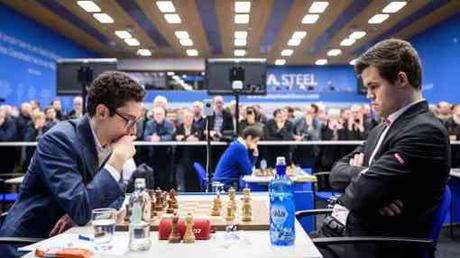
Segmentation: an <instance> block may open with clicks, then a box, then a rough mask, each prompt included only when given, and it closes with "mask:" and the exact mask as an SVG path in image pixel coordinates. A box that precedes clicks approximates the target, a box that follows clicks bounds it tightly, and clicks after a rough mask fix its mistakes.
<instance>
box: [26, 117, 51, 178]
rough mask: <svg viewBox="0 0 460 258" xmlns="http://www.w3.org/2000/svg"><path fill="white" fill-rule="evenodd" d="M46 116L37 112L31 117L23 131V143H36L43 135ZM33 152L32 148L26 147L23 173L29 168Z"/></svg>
mask: <svg viewBox="0 0 460 258" xmlns="http://www.w3.org/2000/svg"><path fill="white" fill-rule="evenodd" d="M45 123H46V116H45V113H43V112H40V111H37V112H35V113H34V114H33V116H32V122H31V123H29V124H28V125H27V127H26V129H25V133H24V141H25V142H36V141H38V140H39V139H40V137H42V135H43V128H44V127H45ZM34 152H35V147H34V146H28V147H26V157H25V161H24V173H25V172H27V169H28V168H29V164H30V159H31V158H32V156H33V154H34Z"/></svg>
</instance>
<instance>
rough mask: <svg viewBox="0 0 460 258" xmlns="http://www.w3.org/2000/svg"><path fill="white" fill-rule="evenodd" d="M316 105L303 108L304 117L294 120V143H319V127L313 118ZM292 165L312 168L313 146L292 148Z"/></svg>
mask: <svg viewBox="0 0 460 258" xmlns="http://www.w3.org/2000/svg"><path fill="white" fill-rule="evenodd" d="M315 108H316V105H314V104H311V105H308V106H307V107H306V108H305V115H304V116H302V117H299V118H297V119H295V120H294V124H293V135H292V138H293V140H294V141H319V140H320V137H321V126H320V123H319V121H318V119H317V118H316V117H315ZM292 149H293V153H292V155H293V159H294V163H295V164H297V165H300V167H302V168H313V166H314V164H315V152H316V148H315V147H314V146H308V145H307V146H302V145H297V146H292Z"/></svg>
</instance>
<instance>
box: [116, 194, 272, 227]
mask: <svg viewBox="0 0 460 258" xmlns="http://www.w3.org/2000/svg"><path fill="white" fill-rule="evenodd" d="M226 203H227V199H226V198H224V199H223V200H222V205H223V208H222V210H221V215H220V216H211V210H212V206H213V201H212V200H196V201H195V200H179V201H178V204H179V208H178V209H177V210H175V212H176V213H177V214H178V215H179V217H180V218H185V215H187V213H191V214H192V215H193V218H208V219H209V220H210V222H211V228H212V229H213V230H216V231H222V230H225V228H226V226H227V225H228V222H227V221H226V220H225V207H226ZM237 203H238V205H237V206H238V209H239V210H238V213H239V214H240V215H239V216H237V219H236V224H237V225H238V229H240V230H268V229H269V226H270V224H269V212H268V205H267V202H266V201H264V200H254V199H252V200H251V209H252V220H251V221H249V222H243V221H241V205H242V201H241V200H237ZM171 215H172V214H168V213H166V211H165V210H163V211H160V212H158V215H156V216H153V218H152V220H151V223H150V225H151V226H150V230H154V231H157V230H158V225H159V224H160V220H161V219H162V218H164V217H167V218H168V217H171ZM128 226H129V222H126V221H118V222H117V225H116V230H117V231H128Z"/></svg>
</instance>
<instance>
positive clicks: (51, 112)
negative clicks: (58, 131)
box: [43, 107, 59, 133]
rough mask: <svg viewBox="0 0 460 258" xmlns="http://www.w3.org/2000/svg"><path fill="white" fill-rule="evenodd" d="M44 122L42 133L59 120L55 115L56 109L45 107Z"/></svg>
mask: <svg viewBox="0 0 460 258" xmlns="http://www.w3.org/2000/svg"><path fill="white" fill-rule="evenodd" d="M45 116H46V123H45V127H44V128H43V133H46V132H47V131H48V130H49V129H51V128H52V127H53V126H55V125H56V124H57V123H58V122H59V120H58V119H57V117H56V110H55V109H54V108H53V107H47V108H45Z"/></svg>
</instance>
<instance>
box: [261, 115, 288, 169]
mask: <svg viewBox="0 0 460 258" xmlns="http://www.w3.org/2000/svg"><path fill="white" fill-rule="evenodd" d="M292 132H293V128H292V123H291V122H290V121H288V120H287V115H286V110H284V109H276V110H275V111H274V112H273V119H270V120H268V121H267V124H266V125H265V127H264V139H265V140H267V141H290V140H292ZM277 156H284V157H286V161H287V163H288V164H289V163H290V162H291V157H290V156H291V155H290V151H289V146H276V148H270V146H268V147H267V148H264V157H266V159H267V164H268V165H269V166H271V167H275V161H276V157H277Z"/></svg>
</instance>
